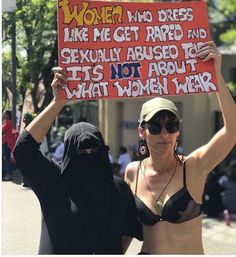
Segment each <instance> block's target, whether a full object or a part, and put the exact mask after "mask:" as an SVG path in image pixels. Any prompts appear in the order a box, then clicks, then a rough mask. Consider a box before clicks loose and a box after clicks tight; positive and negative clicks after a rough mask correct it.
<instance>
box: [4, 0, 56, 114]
mask: <svg viewBox="0 0 236 257" xmlns="http://www.w3.org/2000/svg"><path fill="white" fill-rule="evenodd" d="M3 20H4V24H10V20H11V16H10V15H8V14H4V16H3ZM56 26H57V22H56V1H46V0H17V9H16V31H17V38H16V42H17V64H18V65H17V66H18V74H17V75H18V76H17V78H18V79H17V89H18V94H20V95H21V98H22V101H23V100H24V96H25V92H26V90H27V88H29V89H31V95H32V101H33V106H34V111H35V112H38V111H40V110H41V109H43V108H44V107H45V106H46V105H47V104H48V102H49V101H50V99H51V97H52V92H51V87H50V82H51V79H52V77H51V68H52V67H53V66H55V65H56V62H57V32H56ZM6 33H9V31H8V29H7V31H6ZM7 44H10V40H8V39H6V41H5V42H4V45H7ZM6 54H7V52H6V53H4V54H3V56H4V55H6ZM4 72H5V71H4ZM7 83H8V82H7V80H5V79H3V86H6V84H7ZM40 83H42V85H44V91H45V98H44V100H43V104H42V106H41V107H39V105H38V101H39V99H38V96H37V92H38V88H39V85H40Z"/></svg>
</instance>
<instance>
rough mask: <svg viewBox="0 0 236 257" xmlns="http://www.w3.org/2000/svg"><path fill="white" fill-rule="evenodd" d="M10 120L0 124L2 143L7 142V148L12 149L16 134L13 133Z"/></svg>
mask: <svg viewBox="0 0 236 257" xmlns="http://www.w3.org/2000/svg"><path fill="white" fill-rule="evenodd" d="M13 132H14V131H13V129H12V122H11V121H10V120H6V121H5V122H4V123H3V124H2V144H5V143H7V145H8V147H9V149H10V150H11V151H12V150H13V148H14V146H15V143H16V135H15V133H13Z"/></svg>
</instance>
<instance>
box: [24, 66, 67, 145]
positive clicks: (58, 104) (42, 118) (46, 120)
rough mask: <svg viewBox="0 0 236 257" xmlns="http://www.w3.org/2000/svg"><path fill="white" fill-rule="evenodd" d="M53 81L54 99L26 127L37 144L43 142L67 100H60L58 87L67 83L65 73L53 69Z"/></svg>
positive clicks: (61, 70) (58, 69) (58, 68)
mask: <svg viewBox="0 0 236 257" xmlns="http://www.w3.org/2000/svg"><path fill="white" fill-rule="evenodd" d="M53 72H54V79H53V81H52V84H51V86H52V90H53V95H54V98H53V100H52V101H51V102H50V104H49V105H48V106H47V107H46V108H45V109H44V110H43V111H42V112H41V113H40V114H39V115H38V116H37V117H36V118H35V119H34V120H33V121H32V122H31V123H30V124H29V125H28V126H27V127H26V130H27V131H28V132H29V133H30V135H31V136H32V137H33V138H34V139H35V140H36V141H37V142H38V143H41V142H42V141H43V138H44V136H45V135H46V134H47V132H48V130H49V128H50V127H51V125H52V124H53V122H54V120H55V119H56V117H57V115H58V114H59V112H60V111H61V109H62V108H63V107H64V105H65V104H66V102H67V100H65V99H60V97H59V90H60V87H62V86H65V84H66V83H67V77H66V71H65V70H64V69H62V68H60V67H56V68H53Z"/></svg>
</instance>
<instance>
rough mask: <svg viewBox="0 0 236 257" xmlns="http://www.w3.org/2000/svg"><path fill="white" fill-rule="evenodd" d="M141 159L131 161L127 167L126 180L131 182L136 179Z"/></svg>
mask: <svg viewBox="0 0 236 257" xmlns="http://www.w3.org/2000/svg"><path fill="white" fill-rule="evenodd" d="M138 165H139V161H134V162H130V163H129V164H128V165H127V166H126V169H125V181H126V182H127V183H128V184H131V183H133V182H134V181H135V177H136V173H137V169H138Z"/></svg>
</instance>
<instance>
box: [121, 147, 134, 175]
mask: <svg viewBox="0 0 236 257" xmlns="http://www.w3.org/2000/svg"><path fill="white" fill-rule="evenodd" d="M130 162H131V158H130V155H129V153H128V152H127V149H126V147H124V146H121V147H120V155H119V158H118V164H119V165H120V171H119V175H120V177H121V178H124V174H125V168H126V166H127V165H128V164H129V163H130Z"/></svg>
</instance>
